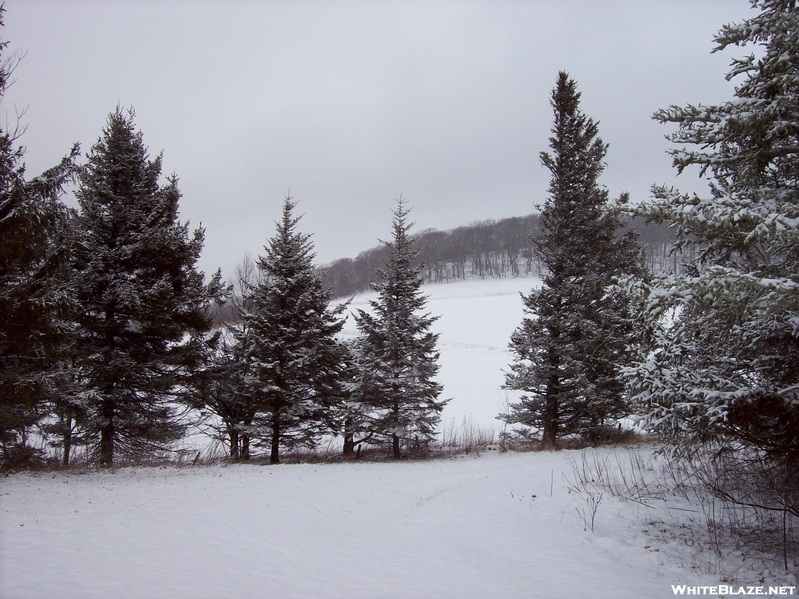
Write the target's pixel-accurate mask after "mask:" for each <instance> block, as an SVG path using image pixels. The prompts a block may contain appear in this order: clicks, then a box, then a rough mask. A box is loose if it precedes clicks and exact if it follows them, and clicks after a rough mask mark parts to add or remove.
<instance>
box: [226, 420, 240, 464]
mask: <svg viewBox="0 0 799 599" xmlns="http://www.w3.org/2000/svg"><path fill="white" fill-rule="evenodd" d="M227 434H228V438H229V439H230V460H231V461H232V462H238V461H239V431H237V430H236V428H235V427H233V426H231V427H229V428H228V429H227Z"/></svg>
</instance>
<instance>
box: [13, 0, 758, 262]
mask: <svg viewBox="0 0 799 599" xmlns="http://www.w3.org/2000/svg"><path fill="white" fill-rule="evenodd" d="M6 10H7V13H6V27H5V30H4V31H3V32H2V33H3V38H4V39H8V40H10V41H11V48H12V49H22V50H23V51H26V52H27V55H26V56H25V59H24V60H23V62H22V64H21V65H20V67H19V69H18V70H17V72H16V74H15V76H16V79H17V82H16V84H15V85H14V86H13V87H12V88H11V90H10V91H9V93H8V94H7V96H6V98H5V100H4V102H3V108H4V110H5V111H6V113H7V114H8V118H9V119H10V120H12V121H13V117H14V110H15V106H16V107H17V109H20V108H25V107H26V108H27V112H26V113H25V115H24V116H23V122H24V123H27V124H28V126H29V127H28V130H27V132H26V134H25V136H24V137H23V143H24V144H25V145H26V146H27V147H28V148H29V153H28V155H27V163H28V166H29V172H30V173H31V174H34V173H36V172H39V171H40V170H42V169H43V168H46V167H47V166H49V165H51V164H53V163H55V162H56V161H57V160H58V159H59V157H60V156H61V155H63V154H65V153H66V152H67V150H68V148H69V147H70V145H71V144H72V143H73V142H75V141H80V142H82V144H83V148H84V150H88V149H89V147H90V145H91V144H92V143H94V141H95V140H96V139H97V137H98V136H99V134H100V130H101V127H102V125H103V124H104V122H105V118H106V116H107V114H108V113H109V112H110V111H112V110H113V109H114V107H115V106H116V105H117V104H118V103H119V104H121V105H122V106H134V107H135V109H136V112H137V123H138V125H139V127H140V128H141V130H142V131H143V132H144V137H145V141H146V142H147V144H148V145H149V147H150V148H151V151H152V153H153V154H155V153H158V152H160V151H161V150H163V152H164V167H165V170H166V171H167V172H175V173H177V174H178V175H179V177H180V180H181V190H182V191H183V194H184V198H183V201H182V204H181V207H182V216H183V218H185V219H190V220H191V221H192V223H194V224H197V223H199V222H200V221H202V222H203V224H204V226H205V227H206V228H207V240H206V249H205V252H204V255H203V258H202V264H201V265H202V267H203V268H204V269H205V270H206V271H210V270H214V269H215V268H216V267H218V266H221V267H222V268H223V271H224V273H225V274H226V275H229V274H231V273H232V269H233V265H234V264H235V263H236V262H237V261H238V260H239V259H240V258H241V257H242V255H243V254H244V252H245V251H249V252H250V253H251V254H257V253H259V252H260V251H261V250H262V246H263V244H264V242H265V241H266V239H267V238H268V237H269V236H271V235H272V232H273V229H274V225H273V221H274V220H275V219H276V218H277V217H278V214H279V208H280V203H281V200H282V197H283V196H284V195H285V193H286V192H287V191H288V189H289V188H291V192H292V195H294V196H295V197H296V198H297V199H298V200H299V201H300V204H299V208H300V210H301V211H302V212H304V213H305V217H304V219H303V221H302V229H303V230H305V231H308V232H312V233H314V240H315V243H316V249H317V254H318V259H319V261H321V262H327V261H331V260H333V259H336V258H339V257H344V256H354V255H355V254H357V253H358V252H359V251H361V250H364V249H366V248H368V247H370V246H372V245H374V244H375V243H376V240H377V238H378V237H386V236H387V235H388V234H389V226H390V218H391V210H392V208H393V200H394V199H395V198H396V197H398V196H399V195H400V194H402V195H403V196H404V197H406V198H407V199H408V200H409V202H410V204H411V205H412V206H414V211H413V217H414V219H415V220H416V222H417V226H418V228H420V229H423V228H429V227H435V228H439V229H447V228H451V227H455V226H459V225H463V224H467V223H469V222H471V221H474V220H478V219H486V218H502V217H507V216H514V215H521V214H526V213H528V212H529V211H531V210H532V209H533V207H534V206H535V205H536V204H537V203H539V202H541V201H542V200H543V199H544V196H545V193H546V186H547V181H548V177H547V173H546V171H544V169H543V168H542V167H541V166H540V165H539V161H538V154H539V152H540V151H541V150H546V149H547V143H548V142H547V139H548V137H549V126H550V122H551V112H550V108H549V104H548V102H549V92H550V90H551V88H552V86H553V85H554V82H555V77H556V75H557V72H558V71H559V70H566V71H568V72H569V73H570V74H571V75H572V76H573V77H574V78H575V79H576V80H577V81H578V84H579V86H580V90H581V91H582V93H583V109H584V110H585V112H586V113H587V114H589V115H590V116H592V117H593V118H595V119H597V120H599V121H600V133H601V135H602V137H603V139H604V140H605V141H606V142H609V143H610V151H609V154H608V158H607V160H608V168H607V171H606V176H605V178H604V183H605V184H606V185H607V186H608V188H609V189H610V191H611V193H612V194H614V195H616V194H618V193H620V192H621V191H624V190H628V191H630V193H631V194H632V196H633V198H634V199H641V198H643V197H645V196H646V195H647V194H648V190H649V187H650V185H652V184H653V183H673V182H675V178H674V173H673V171H672V169H671V167H670V159H669V157H668V156H667V155H666V154H665V153H664V152H665V150H666V149H667V148H668V143H667V142H666V141H665V140H664V139H663V136H664V135H665V134H666V133H667V132H668V130H667V129H666V128H664V127H661V126H660V125H658V124H656V123H654V122H653V121H652V120H651V118H650V116H651V114H652V112H653V111H654V110H656V109H657V108H660V107H665V106H668V105H669V104H684V103H688V102H692V103H700V102H702V103H712V102H717V101H720V100H723V99H726V98H728V97H730V96H731V94H732V84H730V83H728V82H726V81H724V78H723V75H724V73H725V72H726V68H727V65H728V64H729V62H730V58H731V56H732V55H733V54H730V53H726V54H715V55H711V54H710V50H711V49H712V36H713V34H714V33H715V32H716V31H717V30H718V29H719V28H720V27H721V25H722V24H724V23H727V22H730V21H738V20H740V19H742V18H745V17H747V16H749V14H750V12H751V11H750V10H749V3H748V2H747V0H707V1H703V2H693V1H690V2H689V1H684V2H682V1H673V0H671V1H666V0H661V1H652V2H622V1H617V2H601V3H600V2H588V1H584V2H576V1H575V2H555V1H552V2H543V1H542V2H441V3H432V4H428V3H413V2H412V3H405V2H402V3H400V2H386V3H366V2H333V3H322V2H318V3H315V2H299V3H283V2H254V1H253V2H238V3H233V4H229V3H224V4H223V3H211V2H188V1H187V2H178V1H173V2H133V1H130V2H99V1H97V2H55V1H54V2H38V1H35V0H25V1H24V2H23V1H22V0H7V2H6ZM692 177H693V178H692ZM676 182H677V183H678V184H679V186H680V187H682V188H685V189H690V190H693V189H696V190H700V189H702V186H701V184H700V182H698V181H696V180H695V176H694V175H693V174H690V175H689V174H686V175H683V176H682V177H680V178H679V180H677V181H676Z"/></svg>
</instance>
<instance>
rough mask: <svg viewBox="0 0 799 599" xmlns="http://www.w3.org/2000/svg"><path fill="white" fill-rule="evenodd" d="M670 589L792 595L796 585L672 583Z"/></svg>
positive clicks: (697, 592)
mask: <svg viewBox="0 0 799 599" xmlns="http://www.w3.org/2000/svg"><path fill="white" fill-rule="evenodd" d="M671 590H672V592H673V593H674V594H675V595H716V596H722V597H734V596H737V595H771V596H774V595H793V594H794V592H795V591H796V587H787V586H786V587H783V586H778V587H772V586H769V587H745V586H736V585H727V584H720V585H718V586H714V587H710V586H701V587H700V586H690V585H687V584H673V585H671Z"/></svg>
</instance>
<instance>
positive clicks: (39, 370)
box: [0, 7, 78, 464]
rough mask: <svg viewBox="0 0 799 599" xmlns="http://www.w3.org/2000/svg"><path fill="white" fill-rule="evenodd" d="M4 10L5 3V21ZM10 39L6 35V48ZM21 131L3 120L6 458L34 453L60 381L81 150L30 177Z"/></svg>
mask: <svg viewBox="0 0 799 599" xmlns="http://www.w3.org/2000/svg"><path fill="white" fill-rule="evenodd" d="M2 15H3V9H2V7H0V26H2ZM7 46H8V42H3V43H0V54H2V53H4V52H5V50H6V49H7ZM17 61H18V57H17V56H16V55H11V56H10V57H6V58H5V60H4V62H3V63H2V66H0V99H2V97H3V96H4V95H5V91H6V89H7V87H8V85H9V77H10V76H11V73H12V71H13V69H14V67H15V66H16V64H17ZM19 135H20V131H19V130H17V131H7V130H4V129H2V128H0V447H1V448H2V455H0V464H3V463H5V464H11V463H15V462H19V461H20V460H22V461H25V459H28V458H29V457H31V455H32V454H31V450H30V448H28V447H25V444H26V435H27V433H28V431H29V430H30V428H31V427H32V426H33V425H35V424H37V423H39V422H40V420H41V419H42V417H44V416H45V415H46V414H47V412H48V408H47V406H48V400H51V399H52V398H53V397H54V395H55V393H56V389H57V387H58V386H59V380H60V377H59V373H58V367H57V365H58V360H59V357H60V352H61V351H62V349H63V345H62V344H63V341H64V338H65V333H66V330H65V328H64V326H63V325H64V322H63V316H64V314H66V313H67V312H68V309H69V298H68V296H67V295H66V294H64V293H63V289H62V285H61V283H62V281H63V277H62V274H63V270H64V258H65V256H66V255H67V252H66V251H65V249H66V248H65V246H66V245H67V242H66V239H67V236H68V222H69V216H70V214H69V211H68V210H67V209H66V208H65V207H64V206H63V204H61V202H60V201H59V197H60V196H61V194H62V191H63V188H64V186H65V185H66V183H67V182H68V181H69V180H70V179H71V178H72V177H73V176H74V173H75V168H76V166H75V158H76V157H77V155H78V148H77V146H76V147H75V148H73V150H72V152H71V153H70V155H69V156H67V157H66V158H64V159H63V160H62V161H61V163H60V164H59V165H58V166H56V167H54V168H51V169H49V170H47V171H45V172H44V173H42V174H41V175H39V176H38V177H35V178H33V179H31V180H26V179H25V166H24V164H23V163H22V158H23V155H24V149H23V148H22V146H18V145H16V143H17V139H18V137H19ZM22 458H25V459H22Z"/></svg>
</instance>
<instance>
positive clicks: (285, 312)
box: [243, 196, 345, 464]
mask: <svg viewBox="0 0 799 599" xmlns="http://www.w3.org/2000/svg"><path fill="white" fill-rule="evenodd" d="M295 206H296V202H294V200H292V198H291V197H289V196H287V197H286V199H285V202H284V203H283V214H282V218H281V220H280V222H278V223H277V232H276V233H275V236H274V237H272V238H271V239H270V240H269V242H268V244H267V245H266V246H265V248H264V249H265V250H266V255H265V256H261V257H259V260H258V263H257V264H258V268H259V270H260V273H261V278H260V281H259V282H258V284H257V285H256V286H255V287H254V288H253V289H252V291H251V293H250V295H249V297H248V300H249V301H248V303H249V307H248V309H246V310H245V312H244V323H243V324H244V326H245V327H246V329H247V331H246V332H247V336H248V339H247V341H246V343H247V349H246V354H247V361H248V364H247V365H246V368H247V369H248V371H249V373H250V374H249V377H247V378H249V379H250V383H249V384H251V385H252V386H253V388H254V391H253V393H254V394H255V398H254V400H255V403H256V405H257V408H258V419H259V424H260V427H261V430H262V431H264V434H265V435H266V437H267V443H268V445H269V448H270V462H271V463H272V464H279V463H280V449H281V447H293V446H298V445H304V446H313V445H314V443H315V442H316V440H317V439H318V436H319V435H320V434H321V433H322V432H324V431H329V430H333V429H334V426H335V423H334V422H333V410H332V404H334V403H335V402H336V401H337V400H338V399H339V398H340V396H341V388H340V385H341V377H340V372H339V370H340V367H341V358H342V349H341V347H340V346H339V343H338V341H337V340H336V337H335V336H336V334H337V333H338V332H339V331H340V330H341V328H342V326H343V325H344V321H343V319H341V318H340V317H339V316H340V314H341V313H342V312H343V311H344V308H345V306H344V305H341V306H338V307H337V308H335V309H330V308H329V307H328V304H329V302H330V292H329V291H328V290H326V289H325V288H324V287H323V285H322V280H321V277H320V275H318V274H317V273H316V272H315V271H314V266H313V258H314V254H313V244H312V243H311V240H310V237H311V236H310V235H308V234H304V233H300V232H299V231H298V230H297V223H298V221H299V220H300V217H295V216H294V215H293V211H294V208H295Z"/></svg>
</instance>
